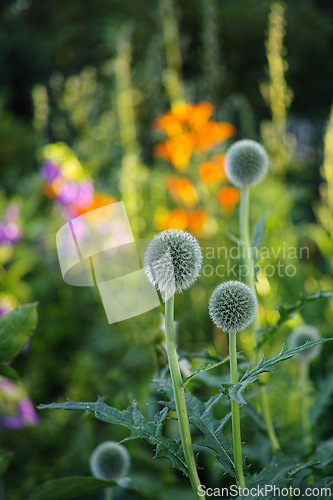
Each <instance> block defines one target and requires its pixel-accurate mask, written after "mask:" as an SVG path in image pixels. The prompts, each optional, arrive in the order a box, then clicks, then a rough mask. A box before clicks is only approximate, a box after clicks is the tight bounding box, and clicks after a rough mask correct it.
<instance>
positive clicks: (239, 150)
mask: <svg viewBox="0 0 333 500" xmlns="http://www.w3.org/2000/svg"><path fill="white" fill-rule="evenodd" d="M225 160H226V174H227V176H228V179H229V180H230V182H231V183H232V184H234V185H235V186H238V187H240V188H243V187H246V186H251V185H254V184H258V183H259V182H260V181H262V179H263V178H264V177H265V175H266V174H267V171H268V156H267V153H266V151H265V149H264V148H263V147H262V146H261V145H260V144H259V143H258V142H256V141H250V140H248V139H244V140H242V141H237V142H235V143H234V144H233V145H232V146H231V147H230V148H229V149H228V151H227V154H226V157H225Z"/></svg>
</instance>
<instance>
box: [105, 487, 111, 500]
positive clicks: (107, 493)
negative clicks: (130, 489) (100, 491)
mask: <svg viewBox="0 0 333 500" xmlns="http://www.w3.org/2000/svg"><path fill="white" fill-rule="evenodd" d="M104 496H105V500H112V497H113V495H112V488H111V487H110V488H105V495H104Z"/></svg>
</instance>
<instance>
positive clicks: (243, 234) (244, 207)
mask: <svg viewBox="0 0 333 500" xmlns="http://www.w3.org/2000/svg"><path fill="white" fill-rule="evenodd" d="M249 212H250V188H249V186H246V187H244V188H243V189H242V193H241V199H240V207H239V225H240V239H241V240H242V241H243V244H244V247H243V255H244V260H245V268H246V274H245V278H246V282H247V284H248V286H249V287H250V288H251V290H252V291H253V293H254V294H255V295H256V296H257V289H256V286H255V281H254V265H253V259H252V249H251V240H250V228H249ZM259 328H260V319H259V310H258V312H257V315H256V318H255V320H254V322H253V323H252V330H253V333H254V338H255V343H256V347H255V362H256V363H259V361H260V359H261V356H262V352H261V349H260V348H259V347H258V340H259V338H258V330H259ZM259 394H260V408H261V413H262V416H263V418H264V422H265V426H266V431H267V434H268V437H269V440H270V442H271V446H272V448H273V450H274V451H276V450H279V449H280V448H281V446H280V443H279V440H278V438H277V435H276V433H275V430H274V426H273V422H272V416H271V411H270V408H269V402H268V397H267V392H266V388H265V386H260V391H259Z"/></svg>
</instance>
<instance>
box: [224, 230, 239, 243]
mask: <svg viewBox="0 0 333 500" xmlns="http://www.w3.org/2000/svg"><path fill="white" fill-rule="evenodd" d="M223 234H225V236H227V237H228V238H229V240H230V241H232V242H233V243H236V245H241V246H243V245H244V241H242V240H240V239H239V238H237V236H235V235H234V234H232V233H229V231H223Z"/></svg>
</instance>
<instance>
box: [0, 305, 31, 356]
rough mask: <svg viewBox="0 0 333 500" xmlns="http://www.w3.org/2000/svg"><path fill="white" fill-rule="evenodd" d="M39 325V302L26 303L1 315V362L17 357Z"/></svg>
mask: <svg viewBox="0 0 333 500" xmlns="http://www.w3.org/2000/svg"><path fill="white" fill-rule="evenodd" d="M36 325H37V303H36V302H35V303H34V304H25V305H23V306H19V307H17V308H16V309H13V310H12V311H10V312H9V313H7V314H4V315H3V316H1V317H0V363H6V362H7V361H10V360H11V359H13V358H15V356H17V355H18V354H19V353H20V352H21V350H22V349H23V347H24V346H25V344H26V343H27V342H28V340H29V338H30V337H31V335H32V334H33V332H34V330H35V328H36Z"/></svg>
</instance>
